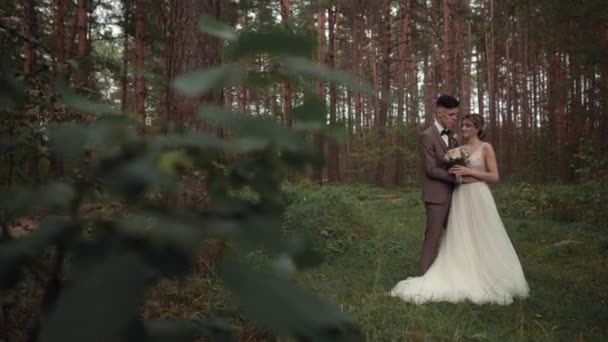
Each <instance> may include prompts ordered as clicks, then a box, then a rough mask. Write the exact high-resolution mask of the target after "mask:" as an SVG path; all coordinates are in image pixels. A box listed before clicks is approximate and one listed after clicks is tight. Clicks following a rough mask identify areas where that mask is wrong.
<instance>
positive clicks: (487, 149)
mask: <svg viewBox="0 0 608 342" xmlns="http://www.w3.org/2000/svg"><path fill="white" fill-rule="evenodd" d="M481 148H482V152H483V153H484V154H486V155H487V154H491V155H494V154H495V152H494V147H493V146H492V144H490V143H489V142H485V141H484V142H483V144H482V146H481Z"/></svg>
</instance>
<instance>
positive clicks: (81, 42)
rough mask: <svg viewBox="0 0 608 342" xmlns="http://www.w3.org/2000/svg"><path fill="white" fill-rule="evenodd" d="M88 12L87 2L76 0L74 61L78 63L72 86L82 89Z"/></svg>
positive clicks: (83, 84)
mask: <svg viewBox="0 0 608 342" xmlns="http://www.w3.org/2000/svg"><path fill="white" fill-rule="evenodd" d="M88 30H89V10H88V0H78V3H77V7H76V38H77V40H78V45H77V50H76V60H77V61H78V63H79V66H78V70H77V71H76V74H75V75H74V85H76V86H77V87H84V86H85V84H86V82H87V77H88V76H87V71H86V69H87V66H86V65H85V64H86V57H87V53H88V51H89V42H88Z"/></svg>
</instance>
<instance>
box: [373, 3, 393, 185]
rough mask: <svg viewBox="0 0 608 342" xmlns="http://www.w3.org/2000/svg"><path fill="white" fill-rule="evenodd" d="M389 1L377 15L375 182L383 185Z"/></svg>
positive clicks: (389, 81) (389, 82) (388, 49)
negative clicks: (378, 145)
mask: <svg viewBox="0 0 608 342" xmlns="http://www.w3.org/2000/svg"><path fill="white" fill-rule="evenodd" d="M390 3H391V1H390V0H384V1H383V3H382V6H381V11H380V13H379V15H378V29H379V33H380V46H379V48H380V49H381V53H380V56H381V60H380V61H381V62H380V67H379V74H380V75H379V76H380V77H381V79H382V84H381V87H382V89H381V94H380V103H379V108H378V118H377V120H376V125H377V126H376V128H377V130H378V136H379V139H380V143H381V146H382V152H381V154H380V156H378V162H377V164H376V176H375V184H376V185H377V186H383V185H384V176H385V175H384V172H385V171H384V168H385V156H384V151H385V148H386V144H384V140H385V139H386V128H387V118H388V101H389V97H390V89H391V73H390V72H391V24H392V20H391V19H392V18H391V6H390Z"/></svg>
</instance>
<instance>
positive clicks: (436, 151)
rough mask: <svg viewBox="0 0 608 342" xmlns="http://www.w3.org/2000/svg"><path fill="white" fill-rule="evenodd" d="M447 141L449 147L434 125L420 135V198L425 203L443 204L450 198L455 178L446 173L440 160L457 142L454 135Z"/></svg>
mask: <svg viewBox="0 0 608 342" xmlns="http://www.w3.org/2000/svg"><path fill="white" fill-rule="evenodd" d="M448 141H449V142H450V146H446V144H445V142H444V141H443V139H441V135H440V134H439V132H438V131H437V128H436V127H435V125H431V126H430V127H429V128H427V129H426V130H425V131H424V132H422V134H421V135H420V161H421V163H420V164H421V165H420V166H421V172H420V174H421V183H422V197H423V199H424V202H426V203H445V202H446V201H448V200H449V199H450V198H451V196H452V191H453V190H454V184H455V183H456V177H455V176H454V175H451V174H450V173H448V171H447V170H446V168H445V167H444V166H443V165H442V159H443V156H444V155H445V153H446V152H447V151H448V150H449V149H450V148H455V147H457V146H458V141H457V140H456V138H455V137H454V135H452V136H450V137H449V138H448Z"/></svg>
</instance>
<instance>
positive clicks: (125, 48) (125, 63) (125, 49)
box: [120, 0, 131, 113]
mask: <svg viewBox="0 0 608 342" xmlns="http://www.w3.org/2000/svg"><path fill="white" fill-rule="evenodd" d="M130 3H131V0H123V1H122V6H123V8H122V10H123V14H122V20H123V22H122V25H123V26H122V32H123V41H122V66H121V69H120V89H121V91H120V111H121V112H122V113H126V112H127V106H128V94H129V89H128V85H129V78H128V74H129V72H128V71H129V30H130V27H129V13H130V12H131V7H130V6H129V4H130Z"/></svg>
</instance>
